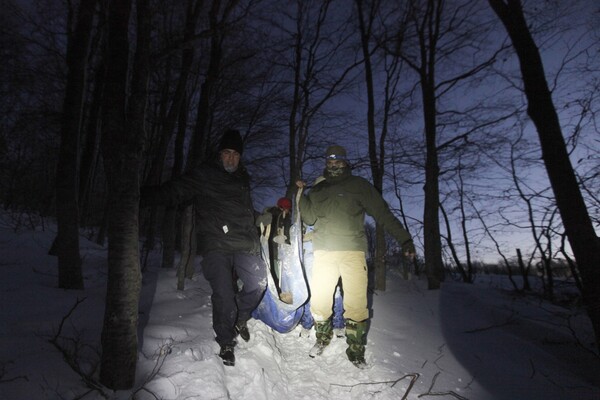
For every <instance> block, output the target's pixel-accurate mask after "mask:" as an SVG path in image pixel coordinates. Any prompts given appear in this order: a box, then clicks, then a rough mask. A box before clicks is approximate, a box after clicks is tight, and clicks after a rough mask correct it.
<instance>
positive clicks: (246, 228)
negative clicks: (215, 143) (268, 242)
mask: <svg viewBox="0 0 600 400" xmlns="http://www.w3.org/2000/svg"><path fill="white" fill-rule="evenodd" d="M218 150H219V156H218V159H217V160H214V161H212V162H207V163H203V164H201V165H200V166H198V167H197V168H195V169H193V170H192V171H190V172H189V173H187V174H185V175H183V176H181V177H179V178H177V179H174V180H172V181H169V182H166V183H164V184H162V185H160V186H156V187H144V188H142V203H143V205H149V204H179V203H184V202H187V201H189V200H191V199H194V200H195V202H196V203H195V205H196V207H195V211H196V215H197V218H196V221H197V222H196V224H197V226H196V230H197V232H198V236H199V247H200V249H199V250H200V253H201V254H202V272H203V274H204V277H205V278H206V280H208V282H209V283H210V286H211V289H212V296H211V300H212V311H213V329H214V331H215V333H216V341H217V343H219V345H220V346H221V351H220V353H219V356H220V357H221V358H222V359H223V363H224V364H225V365H235V356H234V346H235V344H236V341H235V338H236V336H237V334H238V333H239V335H240V336H241V337H242V339H244V340H245V341H248V340H249V339H250V333H249V332H248V327H247V321H248V320H249V319H250V316H251V313H252V311H253V310H254V309H255V308H256V306H257V305H258V303H259V302H260V300H261V298H262V296H263V294H264V291H265V288H266V285H267V268H266V265H265V263H264V262H263V260H262V259H261V257H260V242H259V234H258V229H257V228H256V225H255V211H254V207H253V205H252V199H251V197H250V185H249V183H250V177H249V176H248V173H247V172H246V169H245V168H244V166H243V165H242V164H241V163H240V157H241V154H242V151H243V143H242V138H241V136H240V133H239V132H238V131H236V130H228V131H227V132H225V134H224V135H223V137H222V139H221V142H220V144H219V148H218ZM234 273H235V276H237V278H239V279H240V280H241V281H242V282H243V287H242V289H241V291H239V292H238V293H236V290H235V287H234V285H235V283H234V279H233V276H234Z"/></svg>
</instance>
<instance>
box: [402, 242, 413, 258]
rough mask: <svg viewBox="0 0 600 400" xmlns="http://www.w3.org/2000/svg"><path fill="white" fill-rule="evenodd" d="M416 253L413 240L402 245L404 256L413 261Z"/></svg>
mask: <svg viewBox="0 0 600 400" xmlns="http://www.w3.org/2000/svg"><path fill="white" fill-rule="evenodd" d="M415 253H416V250H415V244H414V243H413V241H412V239H411V240H407V241H406V242H404V243H402V254H404V255H405V256H406V257H409V258H411V259H413V258H415Z"/></svg>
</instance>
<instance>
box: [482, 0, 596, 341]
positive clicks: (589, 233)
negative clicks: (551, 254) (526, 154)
mask: <svg viewBox="0 0 600 400" xmlns="http://www.w3.org/2000/svg"><path fill="white" fill-rule="evenodd" d="M488 1H489V4H490V6H491V7H492V9H493V10H494V12H495V13H496V14H497V15H498V17H499V18H500V20H501V21H502V23H503V25H504V27H505V28H506V31H507V32H508V35H509V36H510V38H511V41H512V44H513V46H514V48H515V51H516V53H517V56H518V58H519V63H520V66H521V73H522V75H523V84H524V87H525V94H526V96H527V101H528V108H527V112H528V114H529V116H530V117H531V119H532V121H533V123H534V124H535V127H536V129H537V132H538V136H539V138H540V144H541V148H542V158H543V160H544V164H545V166H546V170H547V172H548V178H549V179H550V185H551V186H552V190H553V192H554V196H555V197H556V204H557V207H558V210H559V212H560V216H561V218H562V222H563V225H564V227H565V231H566V234H567V238H568V239H569V243H570V245H571V249H572V250H573V254H574V256H575V260H576V262H577V266H578V268H579V270H580V272H581V278H582V279H581V281H582V284H583V291H582V294H583V300H584V303H585V305H586V307H587V312H588V315H589V317H590V320H591V322H592V326H593V327H594V332H595V335H596V344H597V345H600V239H599V238H598V236H597V235H596V232H595V230H594V226H593V225H592V222H591V219H590V217H589V214H588V211H587V208H586V205H585V202H584V200H583V196H582V195H581V191H580V189H579V185H578V183H577V179H576V177H575V173H574V171H573V166H572V165H571V161H570V159H569V154H568V152H567V147H566V145H565V141H564V138H563V135H562V130H561V126H560V123H559V120H558V115H557V113H556V108H555V107H554V103H553V102H552V95H551V93H550V90H549V88H548V83H547V82H546V77H545V73H544V66H543V63H542V59H541V57H540V53H539V49H538V47H537V45H536V44H535V42H534V41H533V38H532V36H531V32H530V31H529V28H528V27H527V22H526V21H525V17H524V15H523V8H522V5H521V2H520V1H519V0H506V1H502V0H488Z"/></svg>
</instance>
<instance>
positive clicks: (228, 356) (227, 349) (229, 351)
mask: <svg viewBox="0 0 600 400" xmlns="http://www.w3.org/2000/svg"><path fill="white" fill-rule="evenodd" d="M233 347H234V345H233V344H223V345H221V351H220V352H219V357H221V358H222V359H223V364H225V365H227V366H229V367H233V366H234V365H235V354H234V353H233Z"/></svg>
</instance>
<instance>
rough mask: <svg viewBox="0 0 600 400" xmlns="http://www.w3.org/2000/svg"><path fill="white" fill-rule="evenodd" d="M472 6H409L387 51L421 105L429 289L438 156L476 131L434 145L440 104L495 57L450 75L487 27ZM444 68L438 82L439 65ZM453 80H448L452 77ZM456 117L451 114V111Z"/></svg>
mask: <svg viewBox="0 0 600 400" xmlns="http://www.w3.org/2000/svg"><path fill="white" fill-rule="evenodd" d="M479 11H480V10H479V8H478V5H477V4H476V3H474V2H460V1H456V2H447V1H444V0H428V1H426V2H420V1H414V0H411V1H408V4H407V10H406V12H405V16H404V19H403V20H402V21H399V28H398V33H397V35H396V44H395V46H396V47H395V48H388V50H389V51H391V52H393V53H394V54H396V55H397V56H398V57H401V58H402V59H403V60H404V62H406V64H407V65H408V66H409V67H410V68H411V69H412V70H414V72H416V74H417V76H418V79H419V88H420V95H421V101H422V106H423V126H424V134H425V166H424V169H425V186H424V191H425V207H424V217H423V224H424V232H423V235H424V247H425V272H426V274H427V279H428V287H429V289H438V288H439V287H440V284H441V282H442V281H443V279H444V270H443V263H442V246H441V239H440V238H441V235H440V223H439V201H440V187H439V185H440V184H439V178H440V152H441V151H442V150H444V148H447V147H449V146H451V145H452V144H453V143H454V142H457V141H463V140H466V139H467V138H468V137H469V135H472V134H473V133H474V132H477V131H478V129H470V130H468V131H467V132H465V133H462V134H460V135H456V137H454V138H451V139H449V140H446V141H445V142H444V143H441V144H440V143H438V141H439V140H440V126H439V115H440V110H439V101H440V99H441V98H442V96H444V95H445V94H447V93H448V92H450V91H451V90H452V89H453V88H455V87H456V86H457V85H458V84H459V83H460V82H462V81H465V80H466V79H469V78H473V77H475V76H476V75H477V74H479V73H480V72H482V71H484V70H486V69H487V68H488V67H489V66H490V65H492V64H493V62H494V60H495V59H496V56H497V54H499V52H500V51H501V50H502V48H500V49H498V50H497V51H495V52H492V53H491V54H490V56H489V57H488V58H487V59H485V60H483V61H482V62H479V63H473V65H470V66H466V67H463V66H460V67H459V70H458V71H456V72H454V73H453V68H452V64H456V63H457V59H456V57H458V56H459V55H460V54H464V53H463V52H464V51H465V50H466V49H467V48H468V47H473V48H479V45H480V44H481V40H483V39H482V38H484V37H485V35H486V34H487V33H488V31H487V29H488V27H486V26H484V25H486V24H473V23H472V22H473V16H474V15H476V14H477V13H478V12H479ZM441 63H444V65H445V68H444V74H445V75H446V76H445V77H443V78H440V76H439V75H440V74H439V71H438V66H439V65H440V64H441ZM452 73H453V75H450V74H452ZM451 113H452V114H455V113H456V112H451Z"/></svg>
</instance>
